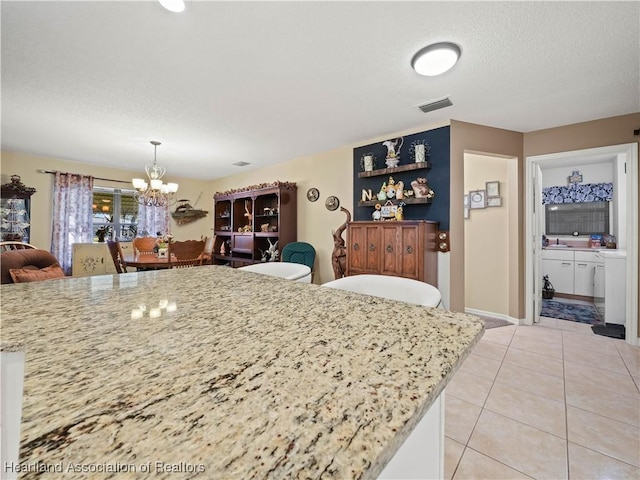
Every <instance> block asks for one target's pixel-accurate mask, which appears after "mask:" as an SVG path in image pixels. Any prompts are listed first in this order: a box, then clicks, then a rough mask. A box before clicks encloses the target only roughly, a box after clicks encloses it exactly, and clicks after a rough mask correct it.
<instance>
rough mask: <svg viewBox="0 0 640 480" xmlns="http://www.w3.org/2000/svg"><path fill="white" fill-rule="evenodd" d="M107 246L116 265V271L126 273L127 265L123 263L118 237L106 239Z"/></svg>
mask: <svg viewBox="0 0 640 480" xmlns="http://www.w3.org/2000/svg"><path fill="white" fill-rule="evenodd" d="M107 246H108V247H109V253H111V258H113V264H114V265H115V267H116V272H118V273H127V266H126V265H125V263H124V255H123V254H122V247H121V246H120V242H119V241H118V239H116V240H107Z"/></svg>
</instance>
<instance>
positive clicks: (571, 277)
mask: <svg viewBox="0 0 640 480" xmlns="http://www.w3.org/2000/svg"><path fill="white" fill-rule="evenodd" d="M602 264H603V259H602V258H601V257H600V256H599V254H598V251H584V250H573V249H569V248H567V249H546V250H543V251H542V274H543V275H549V281H550V282H551V283H552V284H553V287H554V288H555V290H556V293H565V294H568V295H581V296H585V297H593V296H594V284H595V277H596V267H597V266H598V265H602Z"/></svg>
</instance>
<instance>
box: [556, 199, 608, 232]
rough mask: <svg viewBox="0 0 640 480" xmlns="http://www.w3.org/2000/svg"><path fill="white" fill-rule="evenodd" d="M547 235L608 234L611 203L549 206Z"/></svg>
mask: <svg viewBox="0 0 640 480" xmlns="http://www.w3.org/2000/svg"><path fill="white" fill-rule="evenodd" d="M545 207H546V211H545V224H546V232H545V233H546V234H547V235H573V233H574V232H578V234H579V235H591V234H600V235H604V234H608V233H610V232H609V202H587V203H559V204H547V205H546V206H545Z"/></svg>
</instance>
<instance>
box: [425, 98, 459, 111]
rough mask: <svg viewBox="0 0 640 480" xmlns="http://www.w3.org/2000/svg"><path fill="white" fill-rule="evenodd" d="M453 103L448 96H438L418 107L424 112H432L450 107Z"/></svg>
mask: <svg viewBox="0 0 640 480" xmlns="http://www.w3.org/2000/svg"><path fill="white" fill-rule="evenodd" d="M451 105H453V103H451V100H449V97H444V98H440V99H439V100H434V101H432V102H429V103H425V104H424V105H418V108H419V109H420V110H422V111H423V112H424V113H429V112H433V111H434V110H439V109H441V108H444V107H450V106H451Z"/></svg>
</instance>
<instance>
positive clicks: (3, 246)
mask: <svg viewBox="0 0 640 480" xmlns="http://www.w3.org/2000/svg"><path fill="white" fill-rule="evenodd" d="M28 248H36V249H37V248H38V247H36V246H35V245H31V244H30V243H24V242H15V241H6V242H0V253H2V252H8V251H9V250H26V249H28Z"/></svg>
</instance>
